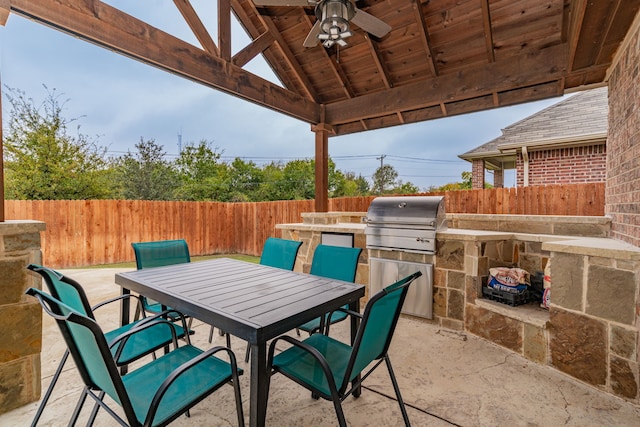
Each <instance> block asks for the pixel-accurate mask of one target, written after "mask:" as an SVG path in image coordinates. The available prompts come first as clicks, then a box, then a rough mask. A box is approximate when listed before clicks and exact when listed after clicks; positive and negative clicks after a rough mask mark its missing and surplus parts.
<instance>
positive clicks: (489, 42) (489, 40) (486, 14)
mask: <svg viewBox="0 0 640 427" xmlns="http://www.w3.org/2000/svg"><path fill="white" fill-rule="evenodd" d="M481 4H482V25H483V27H484V43H485V45H486V46H487V59H488V61H489V62H494V61H495V60H496V54H495V52H494V51H493V30H492V29H491V10H490V9H489V0H481Z"/></svg>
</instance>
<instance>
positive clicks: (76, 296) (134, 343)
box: [27, 264, 188, 427]
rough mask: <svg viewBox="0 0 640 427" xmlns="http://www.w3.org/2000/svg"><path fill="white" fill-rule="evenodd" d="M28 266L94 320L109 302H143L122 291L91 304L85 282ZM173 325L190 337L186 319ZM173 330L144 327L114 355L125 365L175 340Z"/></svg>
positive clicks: (110, 337) (51, 289) (55, 293)
mask: <svg viewBox="0 0 640 427" xmlns="http://www.w3.org/2000/svg"><path fill="white" fill-rule="evenodd" d="M27 269H29V270H30V271H33V272H35V273H38V274H39V275H40V276H42V278H43V279H44V282H45V284H46V285H47V288H48V289H49V292H51V294H52V295H53V297H54V298H56V299H58V300H60V301H62V302H63V303H64V304H66V305H67V306H70V307H71V308H73V309H74V310H75V311H77V312H78V313H80V314H82V315H83V316H86V317H88V318H90V319H93V320H95V314H94V310H97V309H98V308H100V307H103V306H105V305H107V304H110V303H113V302H118V301H120V300H122V299H124V298H135V299H137V303H138V305H139V306H141V305H142V303H141V301H140V299H139V298H138V297H136V296H135V295H121V296H119V297H116V298H112V299H109V300H107V301H103V302H101V303H99V304H97V305H95V306H93V307H92V306H91V304H90V303H89V299H88V298H87V294H86V293H85V291H84V289H83V288H82V286H81V285H80V284H79V283H78V282H76V281H75V280H73V279H71V278H70V277H66V276H64V275H63V274H62V273H59V272H57V271H55V270H52V269H50V268H47V267H43V266H39V265H35V264H31V265H29V266H27ZM164 314H166V313H158V315H157V316H153V317H145V318H143V319H141V320H138V321H137V322H134V323H130V324H128V325H124V326H122V327H119V328H116V329H114V330H112V331H109V332H106V333H105V337H106V339H107V341H111V340H113V339H114V338H116V337H118V336H120V335H122V334H123V333H125V332H127V331H129V330H130V329H131V328H133V327H136V326H138V325H140V324H143V323H148V322H150V321H153V320H154V319H155V318H156V317H158V316H162V315H164ZM176 316H179V314H176ZM173 326H174V332H175V335H176V336H177V337H179V338H181V337H185V336H186V337H187V339H188V335H187V334H185V331H186V330H187V326H186V324H185V322H184V319H182V326H179V325H178V324H177V323H173ZM173 334H174V333H173V332H171V331H169V330H167V329H166V328H163V329H153V330H148V331H145V332H144V333H140V334H138V335H136V336H135V337H133V338H131V339H130V340H128V341H127V343H126V345H125V346H124V347H123V348H122V349H119V348H118V347H114V348H113V350H112V353H113V356H114V357H115V352H116V351H118V350H119V354H118V357H117V358H116V359H115V363H116V365H117V366H126V365H128V364H129V363H131V362H133V361H135V360H138V359H140V358H141V357H144V356H146V355H149V354H153V352H155V351H156V350H158V349H160V348H163V347H165V346H167V345H169V344H171V342H172V341H173ZM68 357H69V351H68V350H67V351H65V353H64V355H63V356H62V358H61V359H60V363H59V364H58V368H57V369H56V372H55V374H54V375H53V378H52V379H51V383H50V384H49V387H48V388H47V391H46V392H45V395H44V397H43V399H42V402H41V403H40V406H39V407H38V410H37V412H36V414H35V416H34V418H33V421H32V423H31V426H32V427H34V426H36V425H37V424H38V421H39V420H40V417H41V415H42V412H43V411H44V408H45V406H46V405H47V402H48V401H49V398H50V397H51V393H52V392H53V389H54V387H55V385H56V383H57V381H58V378H59V377H60V374H61V373H62V369H63V368H64V366H65V364H66V362H67V359H68Z"/></svg>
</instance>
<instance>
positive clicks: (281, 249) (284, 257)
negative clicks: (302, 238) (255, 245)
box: [260, 237, 302, 271]
mask: <svg viewBox="0 0 640 427" xmlns="http://www.w3.org/2000/svg"><path fill="white" fill-rule="evenodd" d="M300 246H302V242H298V241H296V240H287V239H279V238H277V237H269V238H268V239H267V240H266V241H265V242H264V246H263V247H262V254H261V255H260V264H262V265H268V266H270V267H276V268H282V269H284V270H290V271H291V270H293V267H294V266H295V264H296V257H297V256H298V251H299V250H300Z"/></svg>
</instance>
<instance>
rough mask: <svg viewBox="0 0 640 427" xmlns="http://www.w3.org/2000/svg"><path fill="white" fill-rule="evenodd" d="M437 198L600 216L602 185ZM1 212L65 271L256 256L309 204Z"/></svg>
mask: <svg viewBox="0 0 640 427" xmlns="http://www.w3.org/2000/svg"><path fill="white" fill-rule="evenodd" d="M431 194H436V193H431ZM439 194H444V195H445V209H446V211H447V212H451V213H476V214H527V215H579V216H601V215H604V184H603V183H595V184H571V185H554V186H540V187H521V188H504V189H488V190H466V191H451V192H447V193H439ZM371 200H373V197H345V198H337V199H329V210H330V211H341V212H366V211H367V209H368V208H369V204H370V203H371ZM5 210H6V215H5V217H6V219H7V220H25V219H26V220H38V221H44V222H46V231H45V232H44V233H43V235H42V248H43V262H44V263H45V264H46V265H50V266H52V267H56V268H65V267H80V266H87V265H98V264H111V263H117V262H125V261H132V260H133V259H134V255H133V250H132V249H131V243H132V242H140V241H150V240H164V239H179V238H180V239H182V238H183V239H185V240H186V241H187V243H188V244H189V249H190V251H191V254H192V255H208V254H219V253H243V254H249V255H258V254H260V251H261V249H262V245H263V243H264V241H265V240H266V238H267V237H269V236H276V235H279V233H277V232H276V229H275V225H276V224H284V223H295V222H300V221H301V216H300V214H301V213H303V212H313V210H314V201H313V200H289V201H277V202H259V203H219V202H155V201H141V200H7V201H6V202H5Z"/></svg>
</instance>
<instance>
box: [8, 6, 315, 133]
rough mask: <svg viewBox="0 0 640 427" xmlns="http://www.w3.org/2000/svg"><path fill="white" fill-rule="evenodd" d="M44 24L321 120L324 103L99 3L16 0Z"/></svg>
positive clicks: (258, 101)
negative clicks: (321, 105) (321, 104)
mask: <svg viewBox="0 0 640 427" xmlns="http://www.w3.org/2000/svg"><path fill="white" fill-rule="evenodd" d="M11 10H12V12H15V13H17V14H20V15H23V16H25V17H27V18H29V19H33V20H34V21H37V22H39V23H41V24H45V25H49V26H51V27H53V28H55V29H58V30H60V31H63V32H66V33H68V34H71V35H73V36H75V37H78V38H80V39H83V40H86V41H89V42H92V43H95V44H97V45H99V46H102V47H106V48H108V49H110V50H114V51H116V52H118V53H121V54H123V55H126V56H129V57H131V58H134V59H136V60H139V61H141V62H144V63H146V64H150V65H153V66H156V67H158V68H160V69H163V70H166V71H169V72H172V73H174V74H177V75H179V76H181V77H185V78H188V79H190V80H193V81H196V82H198V83H201V84H203V85H205V86H209V87H212V88H214V89H218V90H220V91H223V92H225V93H228V94H231V95H234V96H237V97H239V98H242V99H245V100H248V101H251V102H254V103H256V104H258V105H261V106H264V107H267V108H270V109H272V110H275V111H279V112H281V113H284V114H287V115H289V116H291V117H294V118H297V119H300V120H303V121H306V122H308V123H318V122H319V117H320V106H319V105H318V104H316V103H315V102H313V101H311V100H309V99H307V98H304V97H302V96H300V95H298V94H296V93H294V92H292V91H290V90H287V89H284V88H282V87H280V86H278V85H276V84H273V83H271V82H269V81H267V80H265V79H263V78H261V77H258V76H256V75H254V74H252V73H249V72H248V71H245V70H243V69H242V68H240V67H237V66H236V65H233V64H231V63H230V62H228V61H224V60H222V59H220V58H218V57H216V56H213V55H211V54H210V53H208V52H206V51H204V50H202V49H198V48H197V47H195V46H193V45H191V44H190V43H187V42H185V41H183V40H180V39H177V38H176V37H173V36H171V35H170V34H167V33H165V32H163V31H161V30H159V29H157V28H154V27H152V26H151V25H149V24H147V23H145V22H143V21H140V20H139V19H136V18H134V17H132V16H130V15H127V14H126V13H124V12H122V11H120V10H118V9H116V8H114V7H112V6H109V5H107V4H105V3H102V2H98V1H86V0H11Z"/></svg>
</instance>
